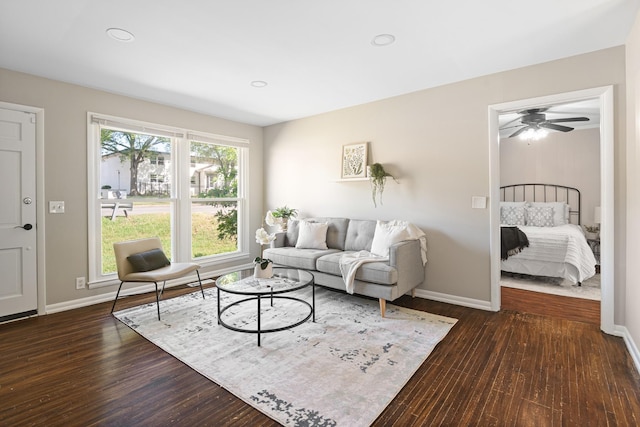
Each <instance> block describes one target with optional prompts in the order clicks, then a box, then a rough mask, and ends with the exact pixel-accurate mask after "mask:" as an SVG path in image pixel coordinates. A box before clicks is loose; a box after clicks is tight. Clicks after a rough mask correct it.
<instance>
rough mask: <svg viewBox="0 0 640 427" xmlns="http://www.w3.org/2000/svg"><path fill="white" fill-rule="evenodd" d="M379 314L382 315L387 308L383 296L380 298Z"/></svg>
mask: <svg viewBox="0 0 640 427" xmlns="http://www.w3.org/2000/svg"><path fill="white" fill-rule="evenodd" d="M379 301H380V316H381V317H384V313H385V311H386V310H387V300H386V299H384V298H380V299H379Z"/></svg>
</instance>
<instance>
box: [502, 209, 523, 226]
mask: <svg viewBox="0 0 640 427" xmlns="http://www.w3.org/2000/svg"><path fill="white" fill-rule="evenodd" d="M524 209H525V208H524V205H522V206H515V205H507V206H500V224H505V225H524V224H525V221H524Z"/></svg>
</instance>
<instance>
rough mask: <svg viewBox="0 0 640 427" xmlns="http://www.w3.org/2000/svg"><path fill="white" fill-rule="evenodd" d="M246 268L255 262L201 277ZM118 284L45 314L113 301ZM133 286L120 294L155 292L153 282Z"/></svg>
mask: <svg viewBox="0 0 640 427" xmlns="http://www.w3.org/2000/svg"><path fill="white" fill-rule="evenodd" d="M245 268H253V263H251V264H247V265H240V266H235V267H231V268H226V269H223V270H217V271H215V272H209V273H206V274H201V278H202V280H207V279H211V278H213V277H219V276H221V275H223V274H227V273H231V272H232V271H236V270H243V269H245ZM194 277H195V276H194ZM186 283H193V280H172V281H167V286H166V289H168V288H172V287H174V286H180V285H184V284H186ZM196 284H197V282H196ZM118 285H119V283H115V284H113V286H114V289H113V292H108V293H104V294H100V295H94V296H90V297H86V298H79V299H74V300H71V301H65V302H61V303H58V304H49V305H47V306H46V308H45V310H46V311H45V314H52V313H58V312H60V311H67V310H73V309H74V308H81V307H87V306H90V305H94V304H100V303H102V302H106V301H113V299H114V298H115V297H116V292H117V290H118V288H117V286H118ZM131 286H132V285H131V284H127V283H125V284H124V286H123V287H122V290H121V291H120V296H127V295H137V294H144V293H147V292H153V291H154V290H155V285H154V284H153V283H145V284H142V285H139V286H135V287H131ZM117 308H118V307H117V306H116V309H117Z"/></svg>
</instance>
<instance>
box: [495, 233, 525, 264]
mask: <svg viewBox="0 0 640 427" xmlns="http://www.w3.org/2000/svg"><path fill="white" fill-rule="evenodd" d="M500 234H501V235H500V239H501V242H502V246H501V251H500V256H501V258H502V259H503V260H505V259H507V258H509V256H510V255H515V254H517V253H519V252H520V251H521V250H523V249H524V248H526V247H528V246H529V239H527V235H526V234H524V232H523V231H522V230H520V229H519V228H518V227H500Z"/></svg>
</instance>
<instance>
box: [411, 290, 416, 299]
mask: <svg viewBox="0 0 640 427" xmlns="http://www.w3.org/2000/svg"><path fill="white" fill-rule="evenodd" d="M415 297H416V288H413V289H411V298H415Z"/></svg>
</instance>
